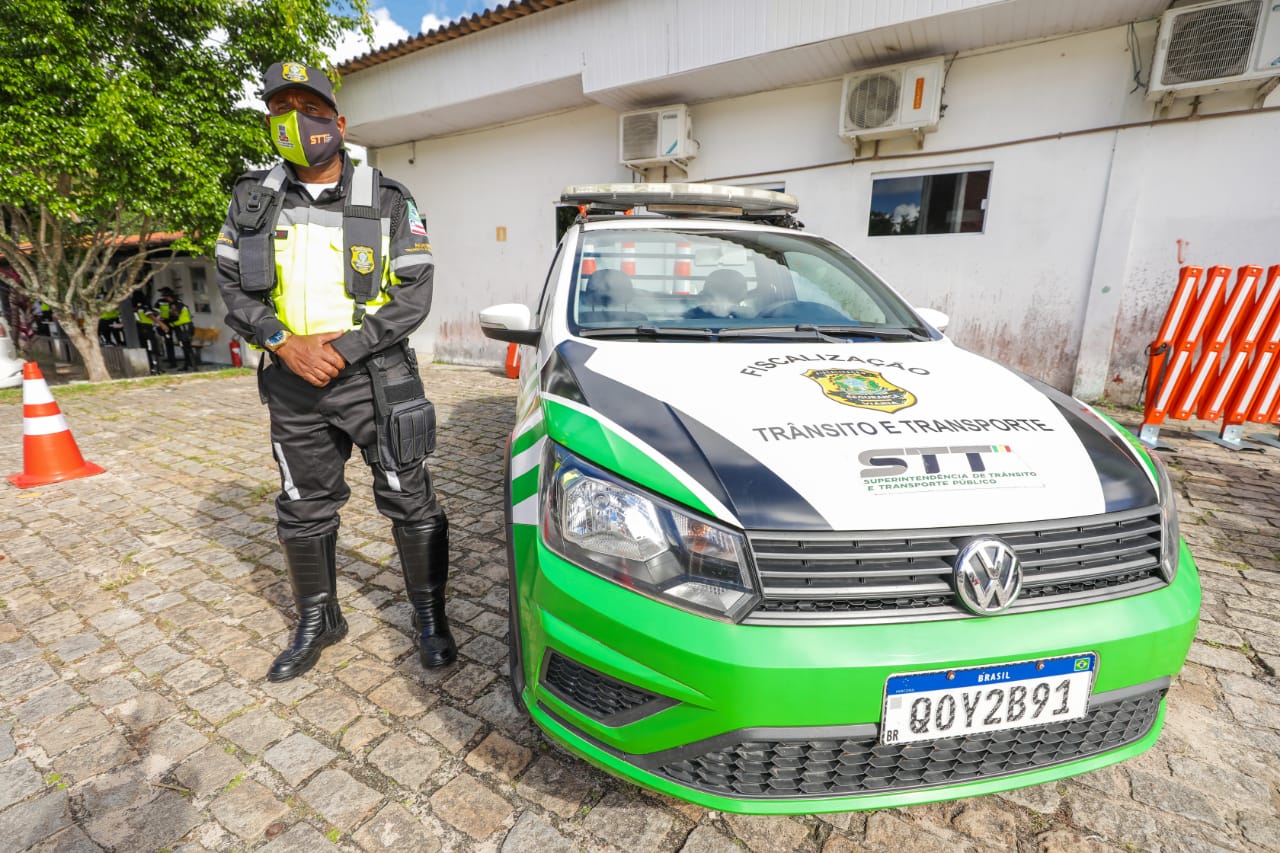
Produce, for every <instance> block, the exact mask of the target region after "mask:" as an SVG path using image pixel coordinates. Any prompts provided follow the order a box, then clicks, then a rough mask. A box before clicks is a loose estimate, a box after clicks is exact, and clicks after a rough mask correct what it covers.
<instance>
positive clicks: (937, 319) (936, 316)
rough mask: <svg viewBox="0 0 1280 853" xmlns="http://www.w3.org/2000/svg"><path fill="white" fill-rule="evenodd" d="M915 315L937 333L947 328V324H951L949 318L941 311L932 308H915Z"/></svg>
mask: <svg viewBox="0 0 1280 853" xmlns="http://www.w3.org/2000/svg"><path fill="white" fill-rule="evenodd" d="M916 313H917V314H919V315H920V319H921V320H924V321H925V322H926V323H928V324H929V325H930V326H933V327H934V328H935V329H937V330H938V331H939V332H941V331H943V330H944V329H946V328H947V324H948V323H950V322H951V318H950V317H948V316H947V315H946V314H943V313H942V312H941V311H936V310H934V309H933V308H917V309H916Z"/></svg>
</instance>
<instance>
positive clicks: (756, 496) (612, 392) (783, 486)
mask: <svg viewBox="0 0 1280 853" xmlns="http://www.w3.org/2000/svg"><path fill="white" fill-rule="evenodd" d="M594 352H595V347H592V346H589V345H587V344H584V343H582V342H580V341H573V340H569V341H564V342H563V343H561V344H560V345H559V346H558V347H556V351H555V353H554V354H553V355H552V360H551V361H548V367H547V368H544V370H543V383H544V387H546V388H547V390H548V392H553V393H558V394H562V393H563V392H562V391H561V390H558V389H563V388H572V389H573V390H574V391H576V392H577V395H578V396H577V397H575V398H574V399H580V400H581V401H582V402H583V403H584V404H585V405H587V406H589V407H590V408H592V409H594V410H595V411H597V412H599V413H600V414H601V415H602V416H603V417H606V418H608V419H609V420H611V421H613V422H615V423H617V424H618V425H619V426H621V427H623V428H624V429H626V430H628V431H629V432H631V433H633V434H634V435H635V436H636V437H638V438H639V439H641V440H642V441H644V442H646V443H647V444H649V445H650V446H651V447H653V448H654V449H655V450H657V451H658V452H659V453H661V454H662V455H663V456H665V457H666V458H667V459H670V460H671V461H672V462H673V463H674V464H675V465H677V466H679V467H680V469H681V470H682V471H684V473H685V474H687V475H688V476H689V477H691V478H693V479H694V480H695V481H696V482H697V483H698V484H699V485H701V486H702V487H703V488H704V489H706V490H707V491H708V492H709V493H710V494H711V495H712V496H713V497H714V498H715V499H716V500H718V501H720V503H722V504H724V505H725V506H726V507H728V508H729V510H730V512H732V513H733V514H734V515H735V516H737V518H738V520H739V521H740V522H741V523H742V525H743V526H744V527H745V528H747V529H749V530H793V529H794V530H799V529H804V530H830V529H831V526H830V525H829V524H828V523H827V520H826V519H825V518H823V517H822V515H821V514H820V513H819V512H818V511H817V510H816V509H814V507H813V505H812V504H810V503H809V502H808V501H807V500H805V499H804V498H803V497H802V496H801V495H800V493H799V492H797V491H796V490H795V489H794V488H792V487H791V486H790V485H788V484H787V483H786V481H784V480H783V479H782V478H781V477H779V476H778V475H777V474H775V473H774V472H773V471H772V470H771V469H769V468H768V467H767V466H766V465H764V464H763V463H762V462H760V460H758V459H756V458H755V457H753V456H751V455H750V454H749V453H747V452H746V451H744V450H742V448H740V447H738V446H737V445H735V444H733V443H732V442H730V441H728V440H727V439H725V438H724V437H723V436H722V435H720V433H719V432H717V431H716V430H714V429H712V428H711V427H709V426H707V425H706V424H704V423H702V422H701V421H699V420H698V419H697V418H694V417H692V416H691V415H689V414H687V413H685V412H682V411H680V410H679V409H676V408H675V407H673V406H671V405H670V404H669V403H666V402H663V401H662V400H659V399H656V398H654V397H650V396H649V395H647V394H644V393H642V392H640V391H637V390H636V389H635V388H633V387H631V386H629V385H624V384H623V383H621V382H618V381H617V380H614V379H611V378H609V377H607V376H604V375H603V374H600V373H596V372H595V371H593V370H590V369H588V368H587V366H586V361H587V359H588V358H590V356H591V354H592V353H594ZM552 361H554V362H556V367H555V369H554V371H551V372H549V370H548V368H550V366H551V363H552ZM566 374H567V376H568V378H566ZM553 378H554V379H555V380H556V384H557V385H558V389H557V390H554V391H553V389H552V387H551V384H552V383H551V381H549V380H551V379H553ZM564 396H568V395H564ZM592 461H598V460H592ZM618 473H623V472H618Z"/></svg>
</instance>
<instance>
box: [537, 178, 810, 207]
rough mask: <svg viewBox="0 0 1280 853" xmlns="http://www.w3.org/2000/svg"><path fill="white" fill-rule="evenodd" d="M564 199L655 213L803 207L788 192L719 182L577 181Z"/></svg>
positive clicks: (561, 196)
mask: <svg viewBox="0 0 1280 853" xmlns="http://www.w3.org/2000/svg"><path fill="white" fill-rule="evenodd" d="M560 201H561V202H563V203H565V204H586V205H597V206H600V207H607V208H610V209H614V210H626V209H628V208H632V207H646V208H649V209H651V210H653V211H654V212H655V213H656V212H660V211H671V212H675V211H676V210H677V209H679V208H697V207H702V208H718V209H723V210H726V211H727V210H729V209H733V210H735V211H741V212H742V213H744V214H769V213H777V214H782V213H795V212H796V211H797V210H799V209H800V202H798V201H796V198H795V196H790V195H787V194H786V193H779V192H773V191H772V190H757V189H751V188H749V187H730V186H722V185H719V184H576V185H573V186H568V187H565V188H564V192H563V193H562V194H561V195H560ZM690 212H697V211H696V210H694V211H690Z"/></svg>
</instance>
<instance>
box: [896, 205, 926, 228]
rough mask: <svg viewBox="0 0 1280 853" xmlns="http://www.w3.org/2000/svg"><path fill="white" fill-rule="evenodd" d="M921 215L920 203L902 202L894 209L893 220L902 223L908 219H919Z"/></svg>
mask: <svg viewBox="0 0 1280 853" xmlns="http://www.w3.org/2000/svg"><path fill="white" fill-rule="evenodd" d="M919 217H920V205H918V204H900V205H898V206H897V207H895V208H894V209H893V221H894V222H897V223H901V222H903V221H904V220H907V219H918V218H919Z"/></svg>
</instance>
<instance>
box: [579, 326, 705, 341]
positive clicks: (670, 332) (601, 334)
mask: <svg viewBox="0 0 1280 853" xmlns="http://www.w3.org/2000/svg"><path fill="white" fill-rule="evenodd" d="M578 335H579V336H581V337H584V338H654V339H657V338H698V339H700V340H709V339H710V338H711V337H712V335H714V332H712V331H711V330H710V329H688V328H684V327H681V326H610V327H608V328H603V329H582V330H581V331H579V332H578Z"/></svg>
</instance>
